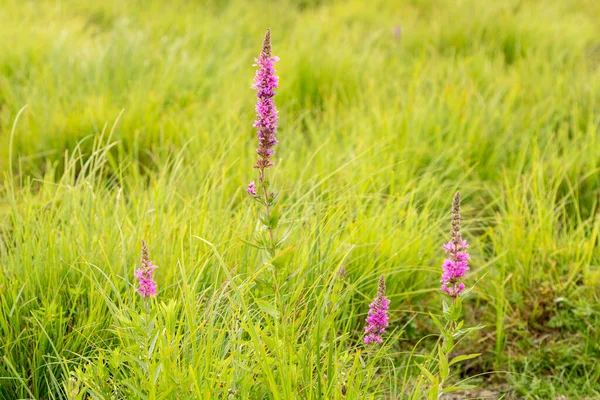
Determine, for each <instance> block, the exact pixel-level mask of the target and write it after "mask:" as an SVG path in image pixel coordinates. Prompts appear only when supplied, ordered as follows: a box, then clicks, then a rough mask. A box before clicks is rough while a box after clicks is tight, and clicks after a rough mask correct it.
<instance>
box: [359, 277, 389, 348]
mask: <svg viewBox="0 0 600 400" xmlns="http://www.w3.org/2000/svg"><path fill="white" fill-rule="evenodd" d="M389 306H390V300H389V299H387V298H386V297H385V280H384V277H383V275H382V276H381V278H379V287H378V289H377V297H376V298H375V300H374V301H373V302H372V303H371V304H370V305H369V313H368V316H367V319H366V322H367V326H365V338H364V341H365V344H372V343H383V339H382V337H381V335H382V334H383V333H385V328H387V326H388V324H389V319H388V309H389Z"/></svg>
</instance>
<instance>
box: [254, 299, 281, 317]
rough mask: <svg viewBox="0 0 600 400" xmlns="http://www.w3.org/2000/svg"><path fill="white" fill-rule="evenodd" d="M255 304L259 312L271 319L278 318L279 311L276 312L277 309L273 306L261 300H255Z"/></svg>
mask: <svg viewBox="0 0 600 400" xmlns="http://www.w3.org/2000/svg"><path fill="white" fill-rule="evenodd" d="M255 302H256V305H257V306H258V307H259V308H260V309H261V311H263V312H265V313H267V314H269V315H270V316H271V317H273V318H279V311H277V308H276V307H275V305H274V304H271V303H269V302H267V301H264V300H261V299H256V300H255Z"/></svg>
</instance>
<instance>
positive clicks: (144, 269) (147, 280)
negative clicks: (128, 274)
mask: <svg viewBox="0 0 600 400" xmlns="http://www.w3.org/2000/svg"><path fill="white" fill-rule="evenodd" d="M141 262H142V266H141V267H140V268H138V269H137V270H136V271H135V277H136V278H137V279H138V281H139V286H138V288H137V292H138V293H139V294H140V295H141V296H142V297H146V296H156V281H155V280H154V277H153V275H154V270H155V269H156V268H158V267H157V266H156V265H153V264H152V261H150V258H149V256H148V245H146V242H144V241H143V240H142V260H141Z"/></svg>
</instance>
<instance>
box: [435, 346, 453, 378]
mask: <svg viewBox="0 0 600 400" xmlns="http://www.w3.org/2000/svg"><path fill="white" fill-rule="evenodd" d="M438 356H439V360H440V364H439V368H440V379H441V381H442V382H444V381H445V380H446V378H448V374H449V372H450V371H449V367H448V359H447V358H446V354H444V351H443V350H442V346H438Z"/></svg>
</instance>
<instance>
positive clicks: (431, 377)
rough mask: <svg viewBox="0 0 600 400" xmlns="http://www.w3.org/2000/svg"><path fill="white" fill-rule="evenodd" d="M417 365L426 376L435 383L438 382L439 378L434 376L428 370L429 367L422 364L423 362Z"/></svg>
mask: <svg viewBox="0 0 600 400" xmlns="http://www.w3.org/2000/svg"><path fill="white" fill-rule="evenodd" d="M417 367H419V369H420V370H421V372H422V373H423V375H425V377H426V378H427V380H428V381H429V382H430V383H431V384H432V385H433V383H434V382H435V383H437V381H438V379H437V378H436V377H435V376H433V374H432V373H431V372H429V371H428V370H427V368H425V367H424V366H422V365H421V364H417Z"/></svg>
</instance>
